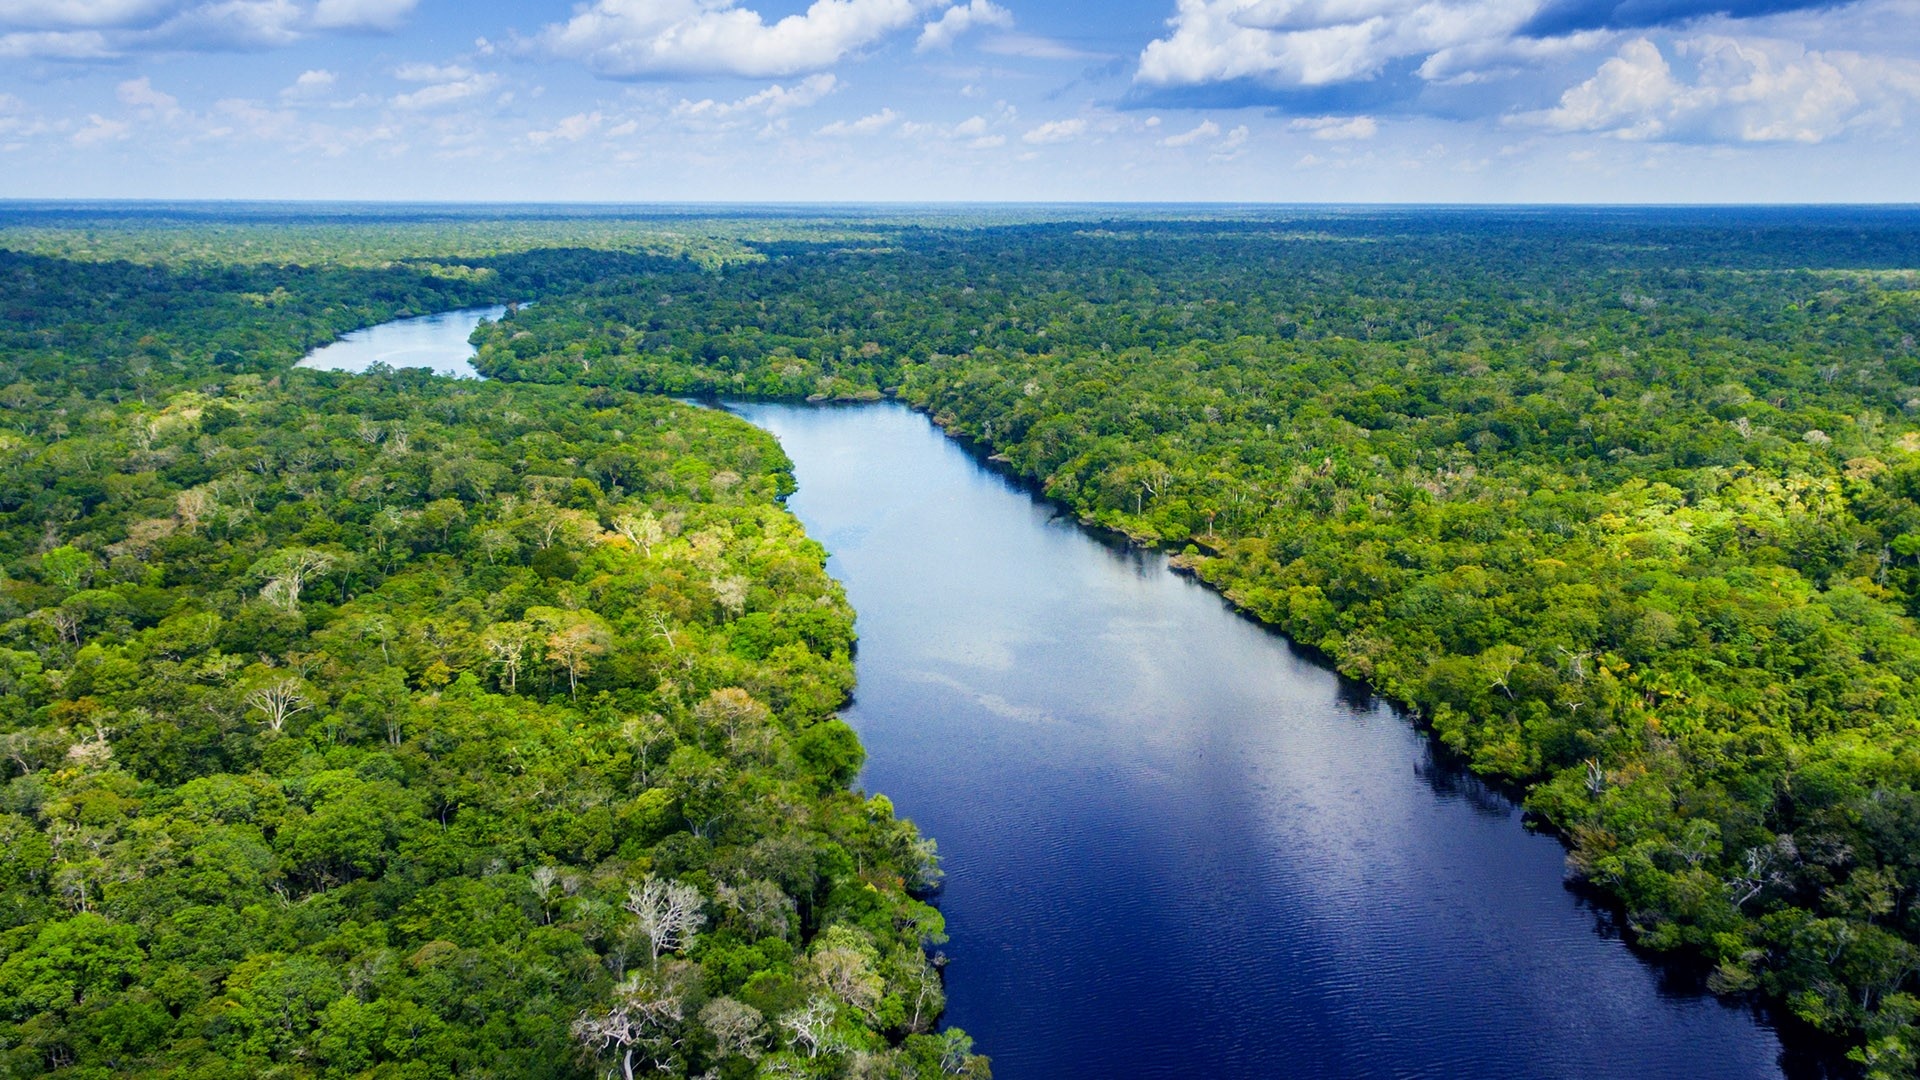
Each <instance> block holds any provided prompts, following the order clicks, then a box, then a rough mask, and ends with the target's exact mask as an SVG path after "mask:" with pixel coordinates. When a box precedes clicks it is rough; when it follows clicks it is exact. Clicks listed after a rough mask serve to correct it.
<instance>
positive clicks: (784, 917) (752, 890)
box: [713, 880, 794, 937]
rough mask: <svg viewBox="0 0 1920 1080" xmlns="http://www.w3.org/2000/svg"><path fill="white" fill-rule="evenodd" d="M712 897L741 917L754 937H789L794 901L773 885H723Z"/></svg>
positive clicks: (765, 882)
mask: <svg viewBox="0 0 1920 1080" xmlns="http://www.w3.org/2000/svg"><path fill="white" fill-rule="evenodd" d="M713 894H714V898H715V899H717V900H719V901H720V904H721V906H722V907H725V908H726V909H727V910H729V911H731V912H733V913H735V914H736V915H739V916H740V918H741V919H742V920H743V921H744V922H745V923H746V924H747V928H748V929H749V930H751V931H753V932H754V934H755V935H757V936H759V937H786V936H787V928H788V926H789V925H790V923H791V920H792V918H793V914H794V903H793V897H791V896H788V895H787V894H786V892H785V891H783V890H782V889H781V888H780V886H778V885H775V884H774V883H773V882H771V881H761V880H754V881H748V882H745V883H743V884H741V885H737V886H735V885H729V884H727V883H726V882H724V881H723V882H721V883H719V884H717V885H715V886H714V887H713Z"/></svg>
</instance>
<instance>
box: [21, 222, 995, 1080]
mask: <svg viewBox="0 0 1920 1080" xmlns="http://www.w3.org/2000/svg"><path fill="white" fill-rule="evenodd" d="M620 258H621V257H619V256H605V255H601V254H599V253H593V252H575V253H570V254H568V255H566V256H564V257H562V256H556V255H553V254H552V253H547V252H537V253H533V254H530V255H527V256H524V257H520V256H514V257H509V258H507V259H504V260H503V261H502V262H500V263H497V264H495V265H494V266H491V267H489V268H488V269H491V270H493V271H495V273H494V274H493V276H492V278H491V279H490V280H489V281H488V282H487V283H486V284H485V285H484V286H482V285H477V284H475V281H476V279H478V278H479V277H480V276H481V275H477V274H468V275H453V276H442V275H441V274H439V273H438V272H437V271H433V270H423V269H420V268H416V267H389V268H385V269H378V270H375V269H356V268H340V267H313V268H302V267H277V266H251V267H247V266H228V267H205V266H201V267H195V268H190V269H183V270H174V269H170V268H167V267H164V266H143V265H136V264H128V263H120V262H101V263H73V262H66V261H62V260H54V259H48V258H44V257H35V256H23V255H19V254H15V253H9V252H0V387H4V391H0V392H4V394H5V400H6V404H7V406H8V408H7V411H6V423H5V426H4V429H0V468H4V469H5V481H4V482H3V483H0V567H4V574H0V689H3V690H4V696H0V751H4V766H0V838H3V840H4V842H3V843H0V1073H4V1074H5V1075H9V1076H13V1075H18V1076H30V1075H58V1076H72V1077H85V1076H109V1075H111V1076H128V1075H135V1076H139V1075H153V1076H159V1075H166V1076H182V1077H185V1076H192V1077H228V1076H231V1077H242V1076H245V1077H253V1076H263V1075H280V1076H289V1077H300V1076H313V1077H321V1076H392V1077H402V1076H422V1077H425V1076H447V1075H473V1076H490V1075H491V1076H507V1075H512V1076H553V1077H575V1076H586V1075H597V1074H600V1073H602V1072H604V1071H605V1070H606V1069H608V1068H612V1069H614V1070H616V1071H617V1072H624V1073H628V1074H632V1073H635V1072H639V1071H651V1072H666V1073H670V1074H685V1075H710V1076H722V1077H745V1076H753V1075H776V1074H777V1075H791V1076H830V1075H846V1074H849V1073H858V1074H860V1075H870V1076H894V1075H898V1076H933V1075H970V1076H984V1075H986V1073H987V1068H986V1059H985V1058H983V1057H980V1056H978V1055H975V1054H973V1053H972V1052H971V1044H970V1041H969V1040H968V1039H967V1038H966V1036H965V1034H964V1033H962V1032H958V1031H953V1030H948V1031H936V1030H935V1025H936V1023H937V1020H938V1017H939V1015H940V1012H941V1008H942V1002H943V992H942V988H941V982H940V976H939V971H938V968H937V966H936V965H935V960H934V958H933V957H931V956H930V955H929V952H930V950H931V949H932V948H933V947H934V946H937V945H938V944H939V943H940V942H941V941H942V940H944V929H943V924H942V920H941V918H940V915H939V912H938V911H937V910H935V909H934V908H932V907H930V906H929V905H927V904H926V903H925V902H924V898H925V896H926V895H927V894H928V892H929V891H930V890H932V889H933V888H934V887H935V886H936V885H937V882H938V873H939V871H938V868H937V863H936V860H935V858H934V852H933V847H932V843H931V841H929V840H925V839H923V838H921V837H920V836H919V835H918V834H917V833H916V831H915V830H914V829H913V827H912V825H911V824H910V823H907V822H904V821H900V820H898V819H896V818H895V816H894V814H893V812H892V807H891V805H890V804H889V803H888V802H887V800H886V799H885V798H884V796H874V797H871V798H866V797H863V796H861V795H859V794H858V793H856V792H854V791H852V790H850V787H849V785H850V784H851V783H852V781H853V779H854V777H855V775H856V774H857V773H858V770H859V768H860V764H861V761H862V757H863V755H862V751H861V749H860V746H859V743H858V740H857V738H856V736H855V735H854V734H853V732H852V731H851V729H849V728H848V727H847V726H846V725H845V724H844V723H842V722H841V721H839V720H838V719H837V717H836V716H835V715H834V714H835V711H836V710H837V709H838V708H839V707H840V705H841V704H842V703H844V701H845V700H846V699H847V696H848V694H849V692H850V691H851V688H852V682H853V666H852V661H851V652H852V648H853V614H852V612H851V611H850V610H849V609H848V608H847V606H846V602H845V599H844V597H843V595H842V593H841V591H840V589H839V586H838V585H837V584H836V583H834V582H833V581H832V580H831V579H830V578H829V577H827V575H826V573H825V570H824V560H825V553H824V551H823V550H822V549H821V548H820V547H819V545H818V544H815V543H813V542H812V541H811V540H808V539H807V538H806V537H805V535H804V533H803V532H802V531H801V529H800V527H799V525H798V523H797V522H796V521H795V520H794V519H793V518H792V517H791V515H789V514H788V513H787V512H786V511H785V510H784V509H783V508H781V507H780V506H779V505H778V504H777V498H778V496H779V495H780V494H782V493H783V492H785V491H788V490H790V489H791V486H792V478H791V471H790V465H789V463H788V462H787V460H786V458H785V456H784V454H782V452H781V451H780V449H779V446H778V444H777V443H775V442H774V441H773V440H772V439H771V437H769V436H766V435H765V434H764V433H761V432H759V431H758V430H757V429H754V428H753V427H752V426H751V425H748V424H746V423H745V422H744V421H741V420H738V419H737V418H732V417H727V416H724V415H722V414H716V413H712V412H709V411H706V410H701V409H696V408H691V407H687V406H682V405H678V404H676V403H673V402H670V401H666V400H663V399H660V398H657V397H650V396H640V395H635V394H631V393H628V392H624V391H611V390H604V389H590V388H572V387H546V386H525V385H512V384H507V383H500V382H471V381H467V382H453V381H450V380H444V379H437V378H434V377H432V376H428V375H425V374H422V373H409V372H391V371H388V372H375V373H373V374H371V375H366V376H360V375H341V374H335V373H328V372H315V371H308V370H304V369H295V368H294V367H293V364H294V362H295V361H297V360H298V359H299V358H300V357H301V356H302V355H303V354H304V353H305V352H306V351H307V349H308V348H309V347H310V346H311V345H313V344H316V343H318V342H321V341H325V340H330V339H332V338H334V337H337V336H339V335H340V334H341V333H343V332H345V331H347V330H351V329H356V328H359V327H361V326H366V325H372V324H376V323H379V322H383V321H386V320H387V319H391V318H395V317H400V316H403V315H406V314H410V313H415V312H421V311H432V310H437V309H444V308H456V307H461V306H468V305H471V304H473V303H474V302H476V301H485V300H491V299H493V293H492V290H493V289H500V290H502V291H510V293H511V295H512V296H513V298H514V299H525V298H527V297H528V296H534V297H537V298H540V299H544V298H546V297H549V296H552V295H555V292H556V290H559V289H565V288H569V287H575V286H577V285H578V284H579V283H580V282H582V281H584V280H587V279H589V278H592V277H595V276H602V275H604V274H606V273H611V272H616V271H617V268H618V267H620V266H621V265H623V264H621V263H620ZM569 275H574V276H569Z"/></svg>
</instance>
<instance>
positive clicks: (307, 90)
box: [280, 68, 339, 101]
mask: <svg viewBox="0 0 1920 1080" xmlns="http://www.w3.org/2000/svg"><path fill="white" fill-rule="evenodd" d="M337 81H339V77H338V76H336V75H335V74H334V73H333V72H331V71H328V70H326V69H325V68H314V69H313V70H311V71H303V72H301V73H300V75H299V77H298V78H296V79H294V80H293V82H292V83H291V84H290V85H288V86H287V87H286V88H285V89H283V90H281V91H280V97H281V98H282V99H283V100H286V101H313V100H316V99H318V98H323V97H326V96H327V95H328V94H330V93H332V92H333V86H334V83H335V82H337Z"/></svg>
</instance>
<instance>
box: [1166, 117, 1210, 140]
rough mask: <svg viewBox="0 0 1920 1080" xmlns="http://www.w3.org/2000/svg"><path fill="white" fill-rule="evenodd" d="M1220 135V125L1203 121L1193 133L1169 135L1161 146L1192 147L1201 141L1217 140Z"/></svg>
mask: <svg viewBox="0 0 1920 1080" xmlns="http://www.w3.org/2000/svg"><path fill="white" fill-rule="evenodd" d="M1219 134H1220V125H1219V124H1216V123H1214V122H1213V121H1211V120H1203V121H1201V122H1200V126H1198V127H1196V128H1194V129H1193V130H1191V131H1184V132H1181V133H1180V134H1178V135H1169V136H1167V137H1166V138H1164V139H1161V140H1160V145H1161V146H1192V145H1193V144H1194V143H1197V142H1199V141H1200V140H1201V139H1212V138H1216V137H1218V136H1219Z"/></svg>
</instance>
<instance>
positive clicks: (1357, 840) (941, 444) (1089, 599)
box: [734, 405, 1782, 1080]
mask: <svg viewBox="0 0 1920 1080" xmlns="http://www.w3.org/2000/svg"><path fill="white" fill-rule="evenodd" d="M734 408H735V410H736V411H737V412H739V413H740V414H741V415H743V416H745V417H746V418H747V419H749V420H751V421H752V422H754V423H756V424H758V425H760V426H762V427H764V428H766V429H768V430H769V431H771V432H773V433H774V434H775V435H776V436H778V437H779V439H780V441H781V443H782V444H783V445H784V446H785V447H786V450H787V453H788V454H789V455H790V456H791V457H792V458H793V460H794V463H795V466H796V472H797V476H798V479H799V485H800V486H799V491H798V493H797V494H795V495H794V496H793V498H792V501H791V506H792V508H793V510H794V511H795V512H796V513H797V514H798V515H799V517H800V518H801V520H802V521H804V522H805V523H806V526H807V529H808V531H809V532H810V533H811V534H812V535H813V536H814V537H815V538H817V539H818V540H820V541H821V542H822V543H824V544H825V545H826V546H827V549H828V550H829V551H830V552H831V553H832V559H831V562H830V563H829V567H830V568H831V570H832V571H833V573H834V574H835V576H837V577H838V578H839V579H840V580H841V581H843V582H845V584H846V588H847V592H848V594H849V596H850V598H851V599H852V601H853V605H854V608H855V609H856V610H857V611H858V612H859V631H860V652H859V660H858V662H859V676H860V688H859V693H858V699H857V700H856V702H855V703H854V705H853V706H852V707H851V708H850V709H849V710H848V712H847V719H848V720H849V722H851V723H852V724H853V725H854V726H855V727H856V728H858V729H859V731H860V734H861V736H862V738H863V739H864V740H865V742H866V746H867V749H868V752H869V758H868V766H867V771H866V774H865V776H864V778H863V782H864V784H865V785H866V787H867V788H868V789H869V790H873V791H880V792H885V793H886V794H888V795H889V796H891V797H892V799H893V800H894V803H895V805H896V806H897V807H898V808H899V810H900V812H901V813H902V814H903V815H905V816H907V817H911V818H913V819H914V820H915V821H917V822H918V823H919V824H920V826H921V828H922V829H923V830H925V831H926V832H927V833H928V834H930V835H932V836H934V837H936V838H937V839H938V841H939V844H940V850H941V852H942V854H943V857H944V862H945V866H946V870H947V875H948V876H947V885H946V889H945V892H944V894H943V896H942V898H941V900H940V906H941V908H942V910H944V911H945V913H946V916H947V924H948V928H949V931H950V933H951V935H952V941H951V942H950V943H949V944H948V945H947V946H946V947H945V951H946V953H947V955H948V956H949V957H950V958H951V961H952V962H951V964H950V965H949V966H948V968H947V978H948V982H947V987H948V993H949V1009H948V1013H947V1021H948V1022H949V1023H951V1024H954V1025H957V1026H959V1027H964V1028H966V1029H967V1031H968V1032H969V1033H971V1034H972V1035H973V1036H974V1037H975V1039H976V1040H977V1043H978V1047H979V1049H980V1051H981V1052H983V1053H986V1054H989V1055H991V1056H992V1058H993V1067H994V1074H995V1075H996V1076H997V1077H1000V1078H1001V1080H1032V1078H1043V1077H1044V1078H1052V1077H1067V1078H1074V1080H1091V1078H1100V1077H1176V1076H1177V1077H1219V1078H1224V1077H1425V1076H1431V1077H1490V1078H1501V1080H1522V1078H1529V1077H1583V1078H1601V1077H1621V1078H1626V1080H1652V1078H1655V1077H1676V1078H1685V1080H1708V1078H1714V1077H1769V1076H1779V1075H1781V1074H1782V1066H1781V1064H1780V1062H1779V1058H1780V1045H1779V1042H1778V1040H1777V1039H1776V1037H1775V1035H1774V1034H1773V1032H1772V1031H1770V1030H1769V1029H1768V1028H1766V1027H1764V1026H1763V1025H1761V1024H1760V1023H1758V1022H1756V1020H1755V1019H1754V1018H1753V1017H1752V1016H1751V1015H1750V1013H1749V1012H1747V1011H1745V1010H1742V1009H1739V1008H1735V1007H1730V1006H1727V1005H1724V1004H1721V1003H1720V1002H1718V1001H1716V1000H1715V999H1713V998H1710V997H1705V996H1701V995H1698V994H1694V993H1689V992H1684V991H1678V990H1672V989H1669V988H1665V987H1663V980H1662V976H1661V974H1660V972H1659V971H1658V970H1657V969H1656V968H1654V967H1652V966H1650V965H1648V964H1646V963H1643V962H1641V961H1640V960H1639V959H1638V958H1637V957H1635V956H1634V955H1633V954H1632V953H1631V952H1629V951H1628V950H1627V948H1626V946H1624V945H1623V944H1622V943H1621V942H1620V941H1618V940H1617V939H1615V938H1613V937H1611V936H1609V935H1607V934H1605V933H1603V932H1602V931H1601V930H1600V929H1599V928H1598V924H1599V921H1600V920H1599V918H1598V917H1597V916H1596V914H1595V913H1594V912H1593V911H1592V910H1590V909H1588V908H1586V907H1584V906H1582V904H1581V903H1580V902H1579V901H1578V900H1577V898H1576V897H1575V896H1574V895H1573V894H1572V893H1570V892H1569V891H1568V890H1567V889H1566V888H1565V887H1564V886H1563V885H1562V857H1563V852H1562V849H1561V847H1560V845H1559V843H1558V842H1557V841H1555V840H1553V839H1551V838H1548V837H1545V836H1539V835H1534V834H1531V833H1529V832H1528V831H1527V830H1526V829H1525V828H1524V827H1523V826H1522V825H1521V822H1520V817H1519V813H1518V811H1517V810H1516V809H1515V808H1514V807H1513V806H1512V805H1510V804H1509V803H1508V802H1507V801H1506V800H1504V799H1502V798H1500V797H1499V796H1497V795H1495V794H1493V793H1491V792H1489V791H1487V790H1485V789H1484V788H1482V787H1480V786H1479V785H1478V784H1476V783H1474V782H1473V781H1472V780H1471V778H1469V777H1465V776H1462V775H1461V774H1460V773H1458V772H1456V771H1453V770H1451V769H1449V768H1446V767H1443V766H1440V765H1436V764H1435V762H1434V760H1433V758H1432V755H1431V753H1430V748H1429V744H1428V742H1427V740H1426V738H1425V737H1424V736H1422V735H1421V734H1419V733H1417V732H1416V731H1414V730H1413V729H1412V728H1411V727H1410V726H1409V725H1408V724H1407V723H1406V722H1405V721H1404V720H1403V719H1401V718H1400V717H1399V716H1397V715H1396V714H1395V713H1394V712H1392V711H1391V710H1389V709H1388V708H1386V707H1384V706H1382V705H1381V704H1379V703H1378V702H1376V701H1374V700H1373V699H1371V698H1370V697H1369V696H1368V695H1366V694H1365V692H1364V691H1361V690H1359V689H1358V688H1356V687H1354V686H1353V685H1352V684H1351V683H1346V682H1343V681H1342V680H1341V679H1339V678H1338V677H1337V676H1336V675H1334V674H1333V673H1331V672H1329V671H1327V670H1326V669H1324V668H1323V667H1320V666H1318V665H1316V664H1315V663H1313V662H1312V661H1310V660H1308V659H1306V658H1304V657H1302V656H1300V655H1298V654H1296V653H1295V652H1294V651H1293V650H1292V649H1291V648H1290V647H1289V646H1288V644H1287V643H1286V641H1285V640H1284V639H1282V638H1280V637H1278V636H1276V635H1274V634H1271V633H1268V632H1266V631H1264V630H1262V629H1261V628H1259V627H1258V626H1255V625H1253V624H1252V623H1250V622H1248V621H1246V620H1244V619H1242V618H1239V617H1238V616H1236V615H1234V614H1232V613H1231V612H1230V611H1229V610H1227V608H1226V607H1225V606H1224V605H1223V603H1222V601H1221V600H1220V599H1219V598H1218V597H1217V596H1215V595H1213V594H1212V593H1210V592H1208V591H1206V590H1205V589H1203V588H1201V587H1199V586H1197V585H1195V584H1193V583H1191V582H1189V581H1187V580H1185V579H1183V578H1180V577H1177V576H1175V575H1174V574H1172V573H1170V572H1169V571H1168V570H1167V568H1166V565H1165V562H1164V560H1163V559H1161V558H1160V557H1158V556H1154V555H1147V554H1142V553H1138V552H1130V551H1120V550H1115V549H1113V548H1111V547H1108V546H1105V545H1103V544H1101V543H1100V542H1098V541H1096V540H1095V539H1093V538H1092V537H1091V536H1089V535H1088V534H1087V533H1085V532H1084V531H1082V530H1081V529H1079V528H1078V527H1076V526H1075V525H1073V524H1072V523H1071V522H1070V521H1066V520H1062V519H1059V518H1057V517H1056V516H1055V514H1054V512H1053V511H1052V510H1051V509H1050V508H1048V507H1047V506H1045V505H1043V504H1041V503H1038V502H1036V501H1035V500H1034V499H1032V498H1030V497H1029V496H1028V495H1026V494H1024V493H1022V492H1021V491H1019V490H1018V489H1016V488H1015V487H1013V486H1012V485H1010V484H1009V483H1007V482H1006V481H1005V480H1003V479H1002V478H1000V477H999V476H997V475H995V474H994V473H992V472H990V471H988V470H986V469H984V468H982V467H980V466H979V465H978V464H977V463H976V462H975V461H974V460H973V459H971V458H970V457H968V456H967V454H965V453H964V452H963V451H962V450H961V449H960V448H959V447H958V446H956V445H955V444H953V443H952V442H950V441H948V440H946V439H945V438H943V437H942V436H941V435H940V434H939V433H938V432H937V431H936V430H934V429H933V428H932V427H931V426H930V425H929V424H928V423H927V422H926V420H925V419H923V418H922V417H920V416H919V415H917V414H915V413H912V412H909V411H908V410H906V409H904V408H901V407H898V406H892V405H886V406H867V407H858V408H807V407H798V406H779V405H739V406H734Z"/></svg>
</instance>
